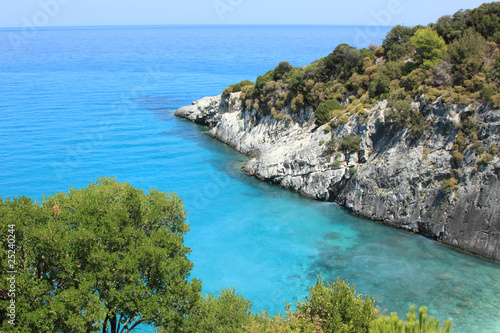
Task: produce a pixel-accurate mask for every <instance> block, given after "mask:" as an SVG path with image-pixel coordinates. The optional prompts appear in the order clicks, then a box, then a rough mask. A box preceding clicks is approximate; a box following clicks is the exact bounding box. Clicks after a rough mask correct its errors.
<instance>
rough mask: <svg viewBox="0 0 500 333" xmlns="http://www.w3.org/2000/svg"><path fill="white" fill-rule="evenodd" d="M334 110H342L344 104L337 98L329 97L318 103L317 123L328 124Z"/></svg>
mask: <svg viewBox="0 0 500 333" xmlns="http://www.w3.org/2000/svg"><path fill="white" fill-rule="evenodd" d="M334 110H342V106H341V105H340V103H339V101H337V100H336V99H329V100H327V101H324V102H322V103H320V104H319V105H318V107H317V108H316V111H315V113H316V124H317V125H323V124H326V123H327V122H328V121H330V119H332V117H333V114H332V111H334Z"/></svg>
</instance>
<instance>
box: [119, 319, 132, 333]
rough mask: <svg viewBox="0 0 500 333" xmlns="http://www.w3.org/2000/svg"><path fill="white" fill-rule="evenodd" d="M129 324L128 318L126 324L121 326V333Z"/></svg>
mask: <svg viewBox="0 0 500 333" xmlns="http://www.w3.org/2000/svg"><path fill="white" fill-rule="evenodd" d="M129 322H130V318H129V319H127V322H126V323H125V325H123V329H122V331H121V333H123V331H125V330H126V329H127V326H128V323H129Z"/></svg>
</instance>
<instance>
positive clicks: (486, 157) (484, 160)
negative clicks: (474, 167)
mask: <svg viewBox="0 0 500 333" xmlns="http://www.w3.org/2000/svg"><path fill="white" fill-rule="evenodd" d="M492 160H493V155H492V154H490V153H486V154H484V155H483V156H482V157H481V159H480V160H479V164H481V165H488V164H490V162H491V161H492Z"/></svg>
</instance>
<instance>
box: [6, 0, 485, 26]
mask: <svg viewBox="0 0 500 333" xmlns="http://www.w3.org/2000/svg"><path fill="white" fill-rule="evenodd" d="M484 2H485V1H479V0H420V1H417V0H347V1H346V0H344V1H335V0H307V1H306V0H175V1H172V0H0V27H23V26H29V25H30V24H32V25H34V26H37V27H42V26H86V25H165V24H167V25H168V24H328V25H397V24H404V25H407V26H412V25H416V24H423V25H427V24H428V23H430V22H435V21H436V20H437V19H438V18H439V17H440V16H442V15H446V14H453V13H455V12H456V11H457V10H459V9H472V8H475V7H477V6H479V5H481V4H482V3H484ZM486 2H487V1H486Z"/></svg>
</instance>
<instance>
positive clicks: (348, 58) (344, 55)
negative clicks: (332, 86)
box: [322, 44, 363, 81]
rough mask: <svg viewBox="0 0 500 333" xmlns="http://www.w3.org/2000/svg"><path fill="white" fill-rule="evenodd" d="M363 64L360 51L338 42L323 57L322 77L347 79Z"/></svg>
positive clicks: (326, 78)
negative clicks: (331, 50) (333, 48)
mask: <svg viewBox="0 0 500 333" xmlns="http://www.w3.org/2000/svg"><path fill="white" fill-rule="evenodd" d="M362 65H363V62H362V54H361V52H360V51H359V50H358V49H356V48H355V47H352V46H350V45H348V44H340V45H339V46H337V47H336V48H335V50H333V52H332V53H330V54H329V55H328V56H326V57H325V58H324V59H323V66H324V68H323V71H322V75H323V79H325V80H329V79H331V78H334V79H339V80H342V81H347V80H348V79H349V78H350V77H351V75H352V74H354V73H355V72H357V71H359V70H360V69H361V67H362Z"/></svg>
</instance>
